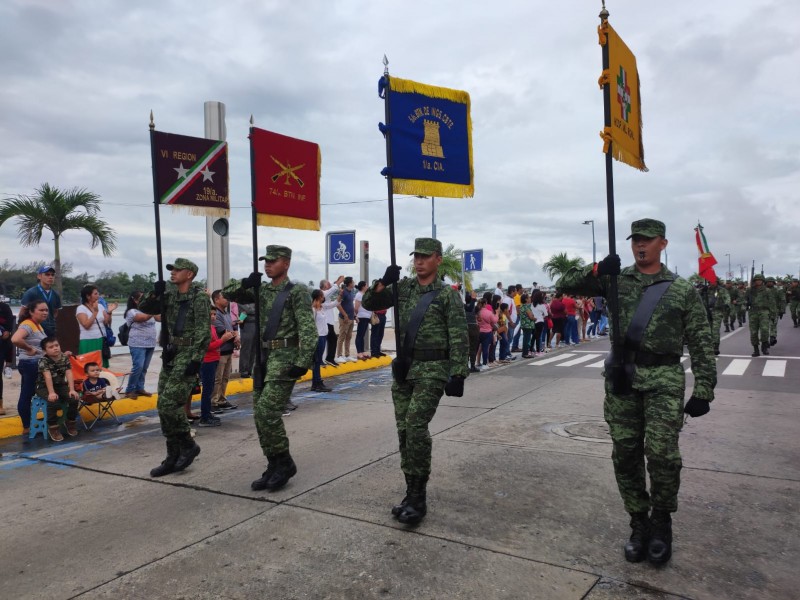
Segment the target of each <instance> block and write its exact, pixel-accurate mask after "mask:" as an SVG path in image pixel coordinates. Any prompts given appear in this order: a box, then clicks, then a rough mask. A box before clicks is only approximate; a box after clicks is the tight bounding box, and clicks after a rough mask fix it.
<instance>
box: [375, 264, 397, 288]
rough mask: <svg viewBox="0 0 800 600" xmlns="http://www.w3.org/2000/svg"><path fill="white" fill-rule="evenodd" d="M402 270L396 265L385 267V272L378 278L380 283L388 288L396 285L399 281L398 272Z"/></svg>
mask: <svg viewBox="0 0 800 600" xmlns="http://www.w3.org/2000/svg"><path fill="white" fill-rule="evenodd" d="M401 270H402V269H401V268H400V267H399V266H397V265H389V266H388V267H386V272H385V273H384V274H383V277H381V278H380V280H379V281H380V282H381V283H382V284H383V285H384V286H385V287H389V286H390V285H392V284H393V283H397V282H398V281H400V271H401Z"/></svg>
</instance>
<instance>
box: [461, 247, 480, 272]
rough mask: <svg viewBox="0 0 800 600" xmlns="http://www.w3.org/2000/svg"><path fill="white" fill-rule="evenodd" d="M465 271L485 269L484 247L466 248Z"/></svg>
mask: <svg viewBox="0 0 800 600" xmlns="http://www.w3.org/2000/svg"><path fill="white" fill-rule="evenodd" d="M464 271H467V272H469V271H483V249H480V250H464Z"/></svg>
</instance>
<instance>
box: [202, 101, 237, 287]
mask: <svg viewBox="0 0 800 600" xmlns="http://www.w3.org/2000/svg"><path fill="white" fill-rule="evenodd" d="M203 112H204V113H205V137H206V139H209V140H222V141H225V140H226V139H227V137H228V133H227V130H226V128H225V104H223V103H222V102H214V101H208V102H205V103H204V104H203ZM228 197H229V199H230V194H229V196H228ZM216 220H217V218H216V217H206V271H207V275H206V277H207V284H206V285H207V286H208V289H209V290H210V291H214V290H219V289H222V288H223V287H224V286H225V285H227V283H228V281H229V280H230V278H231V275H230V255H229V251H228V236H227V235H226V236H221V235H219V234H217V233H215V232H214V230H213V226H214V221H216Z"/></svg>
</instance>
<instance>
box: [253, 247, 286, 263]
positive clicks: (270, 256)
mask: <svg viewBox="0 0 800 600" xmlns="http://www.w3.org/2000/svg"><path fill="white" fill-rule="evenodd" d="M279 258H287V259H289V260H292V249H291V248H288V247H286V246H276V245H271V246H267V249H266V251H265V252H264V256H259V257H258V260H278V259H279Z"/></svg>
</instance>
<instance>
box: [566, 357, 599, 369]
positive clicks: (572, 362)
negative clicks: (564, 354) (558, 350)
mask: <svg viewBox="0 0 800 600" xmlns="http://www.w3.org/2000/svg"><path fill="white" fill-rule="evenodd" d="M600 356H601V355H600V354H584V355H583V356H579V357H578V358H573V359H572V360H568V361H567V362H564V363H558V365H557V366H559V367H572V366H574V365H579V364H581V363H585V362H588V361H590V360H594V359H595V358H598V357H600ZM587 366H588V365H587Z"/></svg>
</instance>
